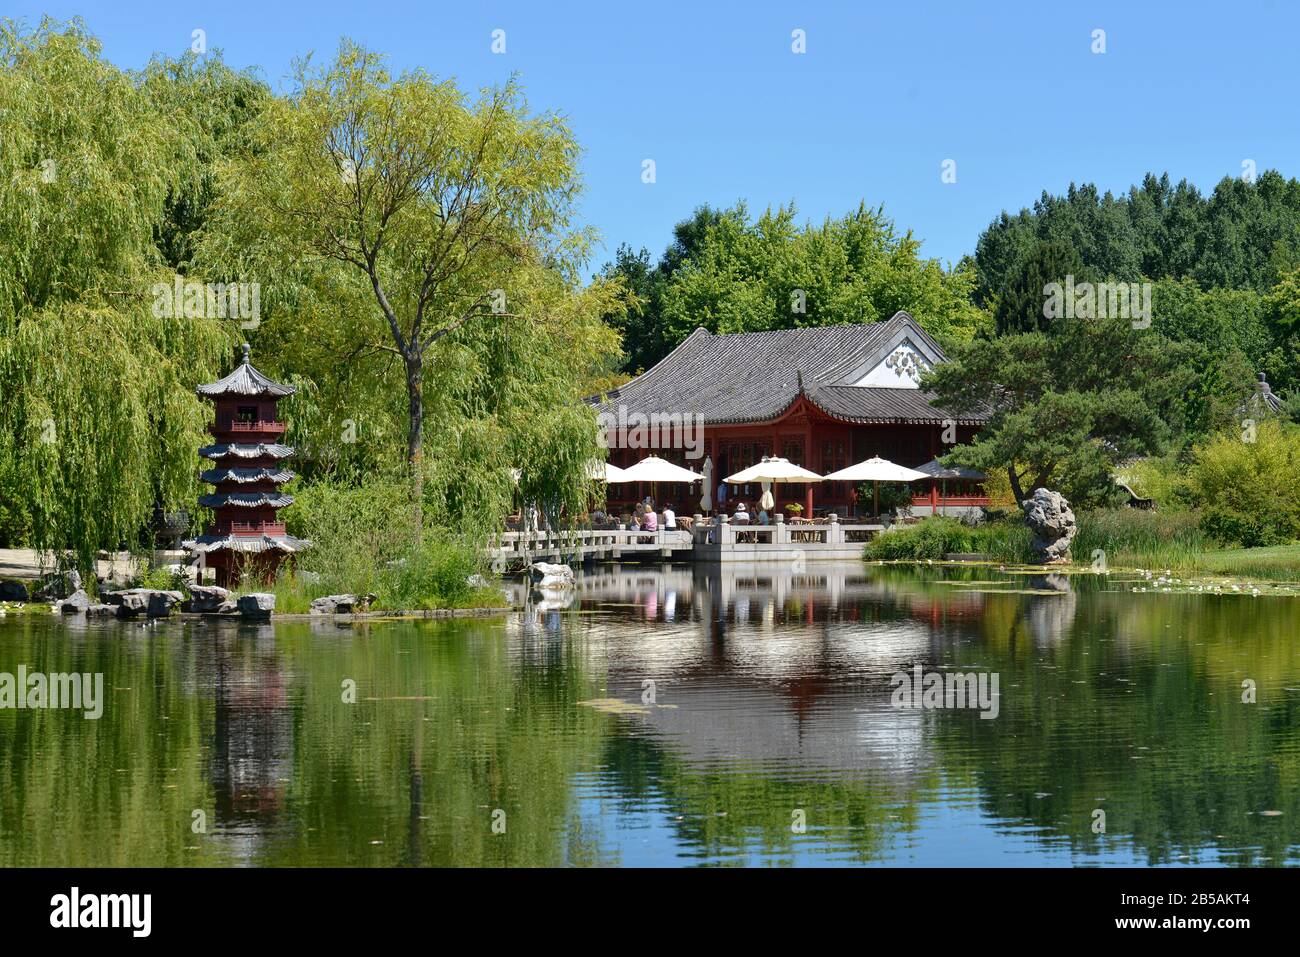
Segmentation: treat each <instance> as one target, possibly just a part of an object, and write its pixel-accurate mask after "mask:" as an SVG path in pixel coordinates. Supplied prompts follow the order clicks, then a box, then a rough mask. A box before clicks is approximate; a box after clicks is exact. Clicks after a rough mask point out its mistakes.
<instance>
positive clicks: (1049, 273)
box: [993, 242, 1089, 335]
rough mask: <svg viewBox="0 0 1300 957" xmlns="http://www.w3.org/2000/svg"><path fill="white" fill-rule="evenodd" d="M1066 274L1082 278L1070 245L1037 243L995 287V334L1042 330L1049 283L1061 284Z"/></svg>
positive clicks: (1046, 322)
mask: <svg viewBox="0 0 1300 957" xmlns="http://www.w3.org/2000/svg"><path fill="white" fill-rule="evenodd" d="M1067 277H1073V278H1074V281H1076V282H1083V281H1086V280H1087V279H1088V278H1089V276H1088V275H1087V274H1085V270H1084V266H1083V260H1082V259H1080V258H1079V254H1078V253H1077V252H1076V251H1075V249H1074V247H1073V246H1070V245H1068V244H1067V243H1063V242H1038V243H1035V244H1034V246H1033V248H1031V249H1030V250H1029V251H1028V252H1027V253H1026V254H1025V255H1024V256H1023V257H1022V258H1021V260H1020V261H1019V262H1018V263H1017V264H1016V266H1015V268H1014V271H1013V272H1012V273H1011V275H1010V277H1009V278H1008V280H1007V282H1006V284H1005V285H1004V286H1003V287H1002V289H1001V290H999V293H998V298H997V305H996V306H995V307H994V310H993V322H994V328H995V329H996V331H997V333H998V334H999V335H1006V334H1007V333H1012V332H1033V331H1035V330H1037V329H1045V328H1047V326H1048V325H1049V324H1050V322H1051V320H1050V319H1047V318H1046V317H1045V316H1044V305H1045V303H1046V302H1047V294H1046V289H1047V286H1048V284H1049V283H1057V284H1058V285H1061V286H1064V285H1065V284H1066V282H1067Z"/></svg>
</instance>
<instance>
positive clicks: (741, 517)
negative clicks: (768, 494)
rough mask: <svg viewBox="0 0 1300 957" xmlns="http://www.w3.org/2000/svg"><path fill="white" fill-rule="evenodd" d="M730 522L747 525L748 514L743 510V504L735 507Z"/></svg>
mask: <svg viewBox="0 0 1300 957" xmlns="http://www.w3.org/2000/svg"><path fill="white" fill-rule="evenodd" d="M731 520H732V521H733V522H734V523H736V524H737V525H748V524H749V512H748V510H747V509H746V508H745V503H744V502H741V503H740V504H739V505H737V506H736V514H735V515H733V516H732V518H731Z"/></svg>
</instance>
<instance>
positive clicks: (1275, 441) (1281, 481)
mask: <svg viewBox="0 0 1300 957" xmlns="http://www.w3.org/2000/svg"><path fill="white" fill-rule="evenodd" d="M1249 437H1250V438H1253V439H1254V441H1247V440H1246V438H1247V436H1246V435H1243V434H1241V433H1237V432H1228V433H1223V434H1220V435H1218V436H1216V437H1215V438H1213V439H1211V440H1210V441H1209V442H1207V443H1206V444H1205V445H1203V446H1201V447H1200V448H1198V449H1196V450H1195V452H1194V456H1193V463H1192V467H1191V469H1190V470H1189V474H1188V485H1189V489H1190V495H1191V499H1192V501H1193V503H1194V504H1196V505H1198V506H1199V507H1200V508H1201V510H1202V517H1201V527H1202V529H1203V530H1204V531H1205V533H1206V534H1208V535H1210V536H1211V537H1213V538H1214V539H1215V540H1217V541H1220V542H1223V543H1225V544H1240V545H1245V546H1247V547H1255V546H1260V545H1277V544H1281V543H1284V542H1289V541H1292V540H1294V539H1295V538H1297V537H1298V536H1300V428H1297V427H1295V426H1293V425H1288V424H1284V423H1281V422H1278V421H1275V420H1264V421H1263V422H1260V423H1259V424H1258V426H1256V428H1255V432H1254V435H1253V436H1249Z"/></svg>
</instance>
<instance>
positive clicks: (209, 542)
mask: <svg viewBox="0 0 1300 957" xmlns="http://www.w3.org/2000/svg"><path fill="white" fill-rule="evenodd" d="M181 545H182V546H183V547H184V548H185V549H186V550H187V551H191V552H196V553H197V552H220V551H228V552H249V553H253V554H256V553H258V552H268V551H278V552H300V551H302V550H303V549H304V548H308V547H310V546H311V542H310V541H308V540H307V539H305V538H295V537H294V536H293V535H200V536H199V537H198V538H191V539H186V540H185V541H183V542H181Z"/></svg>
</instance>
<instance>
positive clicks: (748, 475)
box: [723, 455, 822, 518]
mask: <svg viewBox="0 0 1300 957" xmlns="http://www.w3.org/2000/svg"><path fill="white" fill-rule="evenodd" d="M821 480H822V477H821V476H820V475H818V474H817V473H816V472H810V471H809V470H808V469H806V468H804V467H803V466H800V465H794V464H793V463H791V461H790V460H789V459H783V458H781V457H779V456H776V455H772V456H768V455H765V456H763V460H762V461H761V462H758V463H757V464H755V465H751V466H750V467H749V468H746V469H741V470H740V471H739V472H737V473H736V474H735V475H728V476H727V477H726V478H725V479H724V480H723V481H725V482H730V483H731V484H732V485H746V484H748V483H749V482H762V483H763V497H762V498H760V499H759V500H758V507H759V508H762V509H771V508H772V507H773V506H774V505H776V499H775V498H773V497H772V483H773V482H777V483H780V484H781V485H794V484H803V483H804V482H820V481H821ZM809 517H810V518H811V517H812V516H811V515H810V516H809Z"/></svg>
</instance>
